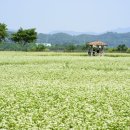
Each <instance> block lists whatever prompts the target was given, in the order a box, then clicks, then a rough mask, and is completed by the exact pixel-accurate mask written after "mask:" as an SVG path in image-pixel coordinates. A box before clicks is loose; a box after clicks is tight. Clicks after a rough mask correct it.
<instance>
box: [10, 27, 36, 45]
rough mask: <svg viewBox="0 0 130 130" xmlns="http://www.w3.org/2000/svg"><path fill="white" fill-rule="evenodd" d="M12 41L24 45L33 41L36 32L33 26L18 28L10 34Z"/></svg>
mask: <svg viewBox="0 0 130 130" xmlns="http://www.w3.org/2000/svg"><path fill="white" fill-rule="evenodd" d="M11 39H12V41H14V42H16V43H20V44H22V45H25V44H27V43H33V42H35V41H36V39H37V32H36V31H35V29H34V28H32V29H25V30H24V29H23V28H20V29H19V30H18V31H17V32H16V33H14V34H12V38H11Z"/></svg>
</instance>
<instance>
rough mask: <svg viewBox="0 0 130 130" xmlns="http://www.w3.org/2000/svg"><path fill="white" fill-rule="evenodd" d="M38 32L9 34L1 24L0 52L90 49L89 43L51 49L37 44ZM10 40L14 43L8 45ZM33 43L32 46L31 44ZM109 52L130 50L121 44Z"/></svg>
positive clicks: (27, 31)
mask: <svg viewBox="0 0 130 130" xmlns="http://www.w3.org/2000/svg"><path fill="white" fill-rule="evenodd" d="M37 35H38V34H37V32H36V29H35V28H31V29H23V28H19V29H18V31H17V32H14V33H12V34H11V35H10V36H9V34H8V28H7V25H6V24H4V23H0V43H1V44H0V50H9V51H10V50H13V51H64V52H74V51H75V52H76V51H77V52H82V51H87V49H88V48H89V46H88V44H87V43H83V44H80V45H79V44H74V43H69V44H53V45H52V46H51V47H46V46H45V45H43V44H38V45H37V44H36V41H37ZM7 39H9V40H11V41H12V43H6V40H7ZM30 43H31V44H30ZM106 51H107V52H129V53H130V49H129V48H128V47H127V46H126V45H125V44H120V45H118V46H117V47H115V48H106Z"/></svg>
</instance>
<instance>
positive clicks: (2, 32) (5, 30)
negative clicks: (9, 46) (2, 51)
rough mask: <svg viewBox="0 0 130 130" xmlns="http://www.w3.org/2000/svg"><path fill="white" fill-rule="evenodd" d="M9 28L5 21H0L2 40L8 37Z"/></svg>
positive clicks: (0, 38) (0, 37)
mask: <svg viewBox="0 0 130 130" xmlns="http://www.w3.org/2000/svg"><path fill="white" fill-rule="evenodd" d="M7 30H8V29H7V25H6V24H4V23H0V42H2V41H3V40H5V38H6V37H7V35H8V33H7Z"/></svg>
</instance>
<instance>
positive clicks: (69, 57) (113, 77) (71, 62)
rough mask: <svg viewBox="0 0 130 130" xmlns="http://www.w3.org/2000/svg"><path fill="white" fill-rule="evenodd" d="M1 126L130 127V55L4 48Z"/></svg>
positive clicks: (26, 129) (25, 129) (0, 56)
mask: <svg viewBox="0 0 130 130" xmlns="http://www.w3.org/2000/svg"><path fill="white" fill-rule="evenodd" d="M114 55H117V57H116V56H114ZM123 55H124V56H123ZM0 129H1V130H70V129H71V130H130V55H128V54H122V55H120V54H113V55H112V56H111V55H110V54H109V55H107V56H104V57H88V56H86V55H85V54H83V53H81V54H80V53H49V52H46V53H44V52H37V53H36V52H0Z"/></svg>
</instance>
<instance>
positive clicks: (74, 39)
mask: <svg viewBox="0 0 130 130" xmlns="http://www.w3.org/2000/svg"><path fill="white" fill-rule="evenodd" d="M96 40H100V41H103V42H106V43H108V45H109V46H110V47H115V46H117V45H119V44H126V45H127V46H129V47H130V32H129V33H113V32H107V33H104V34H100V35H90V34H80V35H70V34H67V33H56V34H42V33H40V34H38V39H37V42H40V43H42V42H47V43H52V44H70V43H71V44H72V43H73V44H83V43H86V42H91V41H96Z"/></svg>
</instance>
